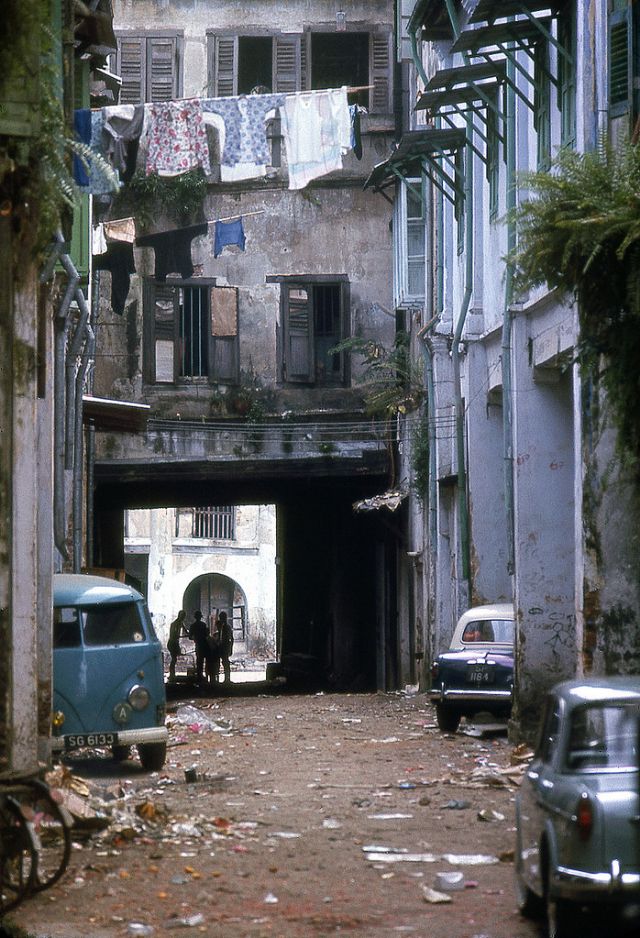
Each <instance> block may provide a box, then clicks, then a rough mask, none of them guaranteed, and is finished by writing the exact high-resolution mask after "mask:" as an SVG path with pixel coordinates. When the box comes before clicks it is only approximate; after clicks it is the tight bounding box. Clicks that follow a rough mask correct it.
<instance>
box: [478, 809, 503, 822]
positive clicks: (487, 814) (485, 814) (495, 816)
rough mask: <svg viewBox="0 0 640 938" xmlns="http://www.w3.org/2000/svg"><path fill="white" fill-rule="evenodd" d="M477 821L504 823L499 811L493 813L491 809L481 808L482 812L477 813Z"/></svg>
mask: <svg viewBox="0 0 640 938" xmlns="http://www.w3.org/2000/svg"><path fill="white" fill-rule="evenodd" d="M478 820H479V821H504V814H501V813H500V811H494V810H493V808H483V809H482V811H478Z"/></svg>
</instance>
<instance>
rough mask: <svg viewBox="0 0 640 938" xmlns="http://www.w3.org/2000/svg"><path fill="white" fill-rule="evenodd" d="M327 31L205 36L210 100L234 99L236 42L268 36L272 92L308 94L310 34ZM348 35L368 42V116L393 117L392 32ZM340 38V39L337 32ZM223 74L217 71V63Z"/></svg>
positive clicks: (232, 32)
mask: <svg viewBox="0 0 640 938" xmlns="http://www.w3.org/2000/svg"><path fill="white" fill-rule="evenodd" d="M331 32H335V33H336V35H338V31H337V30H335V29H334V30H331V29H329V28H323V29H314V30H311V29H306V30H305V31H304V32H300V33H280V32H276V31H271V30H260V29H246V30H242V31H236V30H231V29H229V30H220V29H208V30H207V88H208V93H209V95H211V97H231V96H236V95H237V94H238V54H239V41H238V40H239V39H240V38H243V37H250V36H256V37H261V36H262V37H264V36H270V37H271V38H272V40H273V71H272V87H271V90H272V91H273V92H274V93H282V94H293V93H295V92H299V91H311V90H313V89H312V81H311V75H312V50H311V44H312V39H313V36H314V34H318V33H322V34H328V33H331ZM348 32H358V33H367V34H368V36H369V63H368V67H369V84H370V85H371V86H372V87H371V88H370V89H369V104H368V111H369V113H370V114H376V115H388V116H391V115H392V113H393V78H394V74H393V72H394V69H393V65H394V56H393V29H392V27H391V26H389V27H387V28H381V27H380V28H373V29H362V28H356V27H354V28H353V29H350V30H347V33H348ZM340 35H341V36H343V35H344V33H343V32H340ZM221 61H222V63H223V65H224V68H222V69H221V67H220V63H221Z"/></svg>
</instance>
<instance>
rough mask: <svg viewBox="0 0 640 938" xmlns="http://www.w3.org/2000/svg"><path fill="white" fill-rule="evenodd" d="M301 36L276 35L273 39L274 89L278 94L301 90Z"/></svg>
mask: <svg viewBox="0 0 640 938" xmlns="http://www.w3.org/2000/svg"><path fill="white" fill-rule="evenodd" d="M301 74H302V70H301V59H300V36H275V37H274V40H273V90H274V92H276V93H277V94H294V93H295V92H296V91H300V87H301V86H300V82H301Z"/></svg>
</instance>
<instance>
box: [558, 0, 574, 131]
mask: <svg viewBox="0 0 640 938" xmlns="http://www.w3.org/2000/svg"><path fill="white" fill-rule="evenodd" d="M558 40H559V42H560V45H561V46H562V48H563V49H564V50H565V52H566V53H567V55H569V56H570V58H571V62H570V63H569V62H568V61H567V58H566V56H565V55H563V54H562V53H561V52H559V53H558V109H559V111H560V146H562V147H571V148H574V147H575V145H576V133H577V129H576V115H577V108H576V72H577V70H576V48H577V44H576V11H575V6H574V4H569V5H568V6H567V7H565V9H564V10H563V12H562V14H561V15H560V16H559V17H558Z"/></svg>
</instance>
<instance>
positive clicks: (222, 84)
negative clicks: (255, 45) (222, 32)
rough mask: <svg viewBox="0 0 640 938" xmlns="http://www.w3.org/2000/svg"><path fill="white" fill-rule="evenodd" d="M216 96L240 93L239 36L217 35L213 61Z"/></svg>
mask: <svg viewBox="0 0 640 938" xmlns="http://www.w3.org/2000/svg"><path fill="white" fill-rule="evenodd" d="M213 85H214V90H213V94H214V97H217V98H227V97H230V96H234V95H237V93H238V37H237V36H216V37H215V55H214V63H213Z"/></svg>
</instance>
